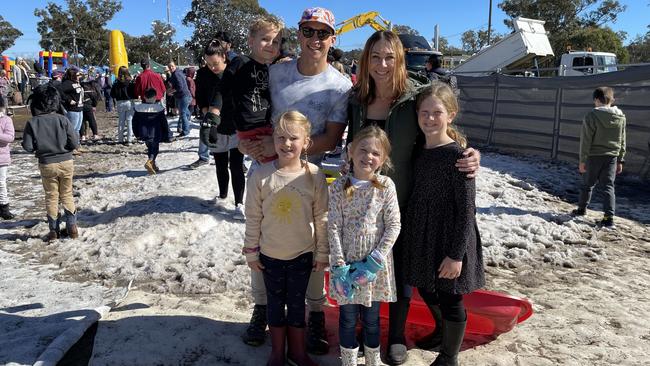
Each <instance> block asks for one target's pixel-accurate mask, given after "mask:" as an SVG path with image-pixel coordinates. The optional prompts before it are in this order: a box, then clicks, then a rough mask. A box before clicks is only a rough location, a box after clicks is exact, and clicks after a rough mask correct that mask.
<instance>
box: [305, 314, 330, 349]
mask: <svg viewBox="0 0 650 366" xmlns="http://www.w3.org/2000/svg"><path fill="white" fill-rule="evenodd" d="M329 350H330V344H329V343H328V342H327V332H326V331H325V313H324V312H322V311H312V312H310V313H309V334H308V336H307V352H309V353H311V354H314V355H326V354H327V352H329Z"/></svg>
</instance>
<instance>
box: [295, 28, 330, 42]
mask: <svg viewBox="0 0 650 366" xmlns="http://www.w3.org/2000/svg"><path fill="white" fill-rule="evenodd" d="M300 31H301V32H302V35H303V36H305V38H311V37H313V36H314V33H316V37H318V39H320V40H321V41H324V40H326V39H327V38H329V37H331V36H332V32H331V31H329V30H327V29H314V28H310V27H301V28H300Z"/></svg>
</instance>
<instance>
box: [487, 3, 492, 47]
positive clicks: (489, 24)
mask: <svg viewBox="0 0 650 366" xmlns="http://www.w3.org/2000/svg"><path fill="white" fill-rule="evenodd" d="M491 33H492V0H490V15H489V16H488V32H487V44H486V46H487V45H489V44H490V34H491Z"/></svg>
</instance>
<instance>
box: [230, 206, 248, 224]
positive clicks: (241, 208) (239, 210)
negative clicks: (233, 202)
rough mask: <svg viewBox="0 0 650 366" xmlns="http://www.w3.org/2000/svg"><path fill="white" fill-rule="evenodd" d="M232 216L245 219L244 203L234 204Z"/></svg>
mask: <svg viewBox="0 0 650 366" xmlns="http://www.w3.org/2000/svg"><path fill="white" fill-rule="evenodd" d="M232 218H233V219H235V220H241V221H244V220H246V215H245V214H244V205H242V204H241V203H238V204H237V206H235V212H234V213H233V214H232Z"/></svg>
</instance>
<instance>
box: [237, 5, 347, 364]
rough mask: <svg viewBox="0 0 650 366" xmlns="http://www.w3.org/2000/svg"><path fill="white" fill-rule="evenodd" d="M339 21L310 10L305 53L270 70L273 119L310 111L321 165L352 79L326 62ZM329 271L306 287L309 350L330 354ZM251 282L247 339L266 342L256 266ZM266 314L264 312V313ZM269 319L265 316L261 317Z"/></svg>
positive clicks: (252, 148) (260, 145) (245, 147)
mask: <svg viewBox="0 0 650 366" xmlns="http://www.w3.org/2000/svg"><path fill="white" fill-rule="evenodd" d="M334 24H335V21H334V15H333V14H332V12H331V11H329V10H328V9H324V8H308V9H306V10H305V11H304V12H303V14H302V17H301V19H300V22H299V23H298V27H299V31H298V40H299V42H300V50H301V51H300V55H299V57H298V59H297V60H291V61H288V62H284V63H279V64H275V65H272V66H271V67H270V69H269V88H270V91H271V102H272V107H273V108H272V109H273V111H272V120H273V123H276V122H277V121H278V119H279V117H280V116H281V115H282V114H283V113H284V112H286V111H288V110H297V111H299V112H301V113H302V114H304V115H305V116H307V118H309V121H310V122H311V125H312V136H311V139H312V145H311V146H310V147H309V148H308V149H307V153H308V156H309V160H310V161H311V162H313V163H316V164H319V163H320V162H321V160H322V158H323V155H324V153H325V152H326V151H330V150H334V149H335V148H336V144H337V142H338V141H339V140H340V139H341V136H342V135H343V131H344V130H345V127H346V119H347V101H348V94H349V91H350V89H351V88H352V83H351V82H350V80H349V79H348V78H346V77H345V76H343V75H342V74H341V73H339V72H338V71H337V70H336V69H334V68H333V67H332V66H330V65H329V64H328V63H327V53H328V51H329V49H330V47H331V46H332V45H333V44H334V42H335V41H336V36H335V33H336V32H335V26H334ZM240 149H241V150H242V151H243V152H244V153H247V154H249V155H251V156H253V157H254V158H255V159H259V158H260V157H261V156H264V155H267V156H268V155H272V151H273V142H272V141H271V139H266V140H263V141H261V142H260V141H248V140H244V141H242V143H241V146H240ZM324 283H325V276H324V272H323V271H319V272H312V274H311V277H310V279H309V285H308V287H307V294H306V300H307V304H308V305H309V323H308V326H309V332H308V338H307V350H308V351H309V352H310V353H313V354H326V353H327V352H328V350H329V344H328V342H327V334H326V332H325V314H324V313H323V311H322V308H321V307H322V305H323V304H324V303H325V290H324ZM251 284H252V285H251V287H252V292H253V299H254V301H255V309H254V311H253V316H252V318H251V323H250V325H249V327H248V329H247V332H246V334H245V335H244V342H245V343H247V344H254V345H255V342H249V341H250V340H253V341H259V340H260V339H259V338H260V335H261V342H257V345H259V344H261V343H262V342H263V341H264V330H265V328H266V321H265V319H266V316H265V314H264V312H265V311H266V305H265V304H266V292H265V287H264V279H263V276H262V273H261V272H255V271H252V279H251ZM262 314H264V315H263V316H262ZM260 319H264V321H263V322H262V321H260Z"/></svg>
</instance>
